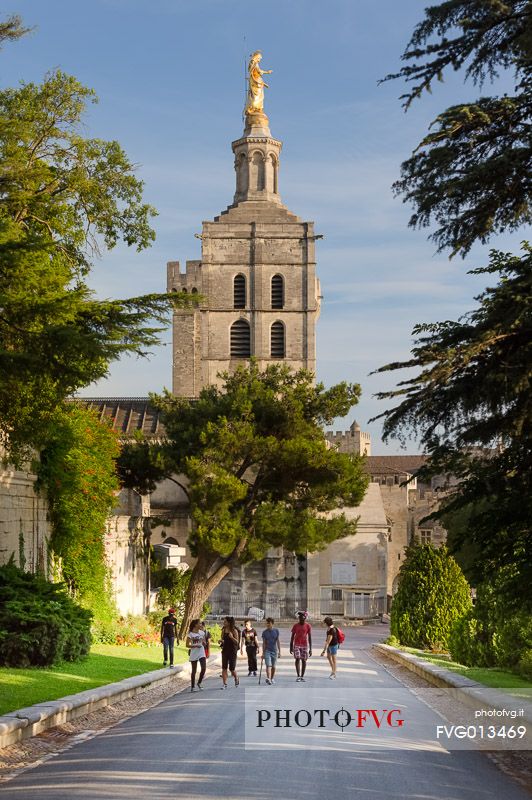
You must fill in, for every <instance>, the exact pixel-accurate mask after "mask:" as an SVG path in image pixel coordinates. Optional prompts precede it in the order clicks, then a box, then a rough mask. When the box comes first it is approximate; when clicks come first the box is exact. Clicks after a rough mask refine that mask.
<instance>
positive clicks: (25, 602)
mask: <svg viewBox="0 0 532 800" xmlns="http://www.w3.org/2000/svg"><path fill="white" fill-rule="evenodd" d="M90 622H91V613H90V611H87V610H86V609H84V608H81V607H80V606H78V605H77V604H76V603H74V601H73V600H72V599H71V598H70V597H69V595H68V594H67V592H66V589H65V587H64V586H63V585H62V584H58V583H51V582H50V581H47V580H46V579H45V578H44V577H43V576H42V575H32V574H30V573H26V572H23V571H22V570H20V569H19V568H18V567H16V566H15V565H14V564H13V562H10V563H9V564H6V565H5V566H3V567H0V664H1V665H3V666H6V667H28V666H39V667H45V666H49V665H50V664H55V663H57V662H58V661H63V660H64V661H77V660H79V659H80V658H82V657H83V656H84V655H86V654H87V653H88V652H89V649H90V645H91V635H90Z"/></svg>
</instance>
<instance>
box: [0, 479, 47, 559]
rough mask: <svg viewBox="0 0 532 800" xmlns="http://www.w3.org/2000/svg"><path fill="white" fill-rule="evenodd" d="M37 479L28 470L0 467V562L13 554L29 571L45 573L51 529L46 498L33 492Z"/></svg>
mask: <svg viewBox="0 0 532 800" xmlns="http://www.w3.org/2000/svg"><path fill="white" fill-rule="evenodd" d="M36 480H37V478H36V476H35V475H34V474H33V473H32V472H30V471H25V470H16V469H14V468H12V467H9V466H8V467H5V468H0V564H5V563H7V562H8V561H9V559H10V558H11V556H14V559H15V563H16V564H17V565H18V566H20V567H22V568H23V569H25V570H27V571H28V572H36V571H37V570H40V571H42V572H46V571H47V568H48V557H47V542H48V539H49V536H50V528H49V523H48V519H47V503H46V498H45V497H43V496H41V495H38V494H37V493H36V492H35V482H36Z"/></svg>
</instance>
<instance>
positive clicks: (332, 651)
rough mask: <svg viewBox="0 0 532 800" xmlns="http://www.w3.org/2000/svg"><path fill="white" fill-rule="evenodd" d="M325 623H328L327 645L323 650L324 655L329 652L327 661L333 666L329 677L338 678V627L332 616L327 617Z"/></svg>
mask: <svg viewBox="0 0 532 800" xmlns="http://www.w3.org/2000/svg"><path fill="white" fill-rule="evenodd" d="M323 624H324V625H327V633H326V637H325V645H324V647H323V650H322V651H321V655H322V656H324V655H325V653H327V661H328V662H329V665H330V667H331V674H330V675H329V678H330V679H331V680H332V681H334V680H336V654H337V653H338V644H339V642H338V628H337V627H336V626H335V624H334V622H333V620H332V617H325V619H324V620H323Z"/></svg>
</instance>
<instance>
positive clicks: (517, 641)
mask: <svg viewBox="0 0 532 800" xmlns="http://www.w3.org/2000/svg"><path fill="white" fill-rule="evenodd" d="M502 579H504V576H502V577H501V580H502ZM500 597H501V596H500V594H499V592H498V586H497V584H495V585H493V584H481V585H480V586H478V588H477V602H476V605H475V607H474V608H472V609H471V610H470V611H468V613H467V614H466V615H465V616H464V617H462V618H461V619H459V620H458V621H457V622H456V623H455V624H454V626H453V630H452V632H451V637H450V650H451V655H452V657H453V659H454V660H455V661H458V662H459V663H461V664H465V665H466V666H468V667H507V668H510V669H512V670H514V671H515V672H517V673H519V674H522V675H523V677H525V678H526V677H527V675H526V674H524V673H523V672H522V667H521V662H522V660H523V658H524V661H523V663H524V665H525V666H524V669H525V671H526V669H527V666H526V665H527V663H528V662H527V656H526V653H527V652H532V617H531V616H530V614H527V613H526V612H520V613H515V612H512V611H510V610H509V609H508V608H507V607H506V605H505V604H504V602H502V601H501V599H500Z"/></svg>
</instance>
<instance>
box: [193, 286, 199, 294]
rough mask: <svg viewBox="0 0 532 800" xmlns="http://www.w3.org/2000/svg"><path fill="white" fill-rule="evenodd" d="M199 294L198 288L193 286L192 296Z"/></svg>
mask: <svg viewBox="0 0 532 800" xmlns="http://www.w3.org/2000/svg"><path fill="white" fill-rule="evenodd" d="M197 293H198V290H197V289H196V287H195V286H193V287H192V294H197Z"/></svg>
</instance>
